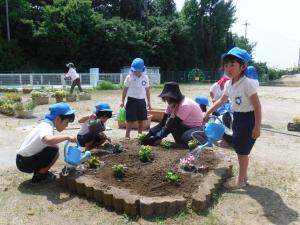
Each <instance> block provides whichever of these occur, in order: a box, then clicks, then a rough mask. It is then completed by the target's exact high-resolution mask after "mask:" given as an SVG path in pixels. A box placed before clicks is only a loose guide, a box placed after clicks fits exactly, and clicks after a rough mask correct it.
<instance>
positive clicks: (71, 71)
mask: <svg viewBox="0 0 300 225" xmlns="http://www.w3.org/2000/svg"><path fill="white" fill-rule="evenodd" d="M65 77H71V80H72V82H73V81H74V80H76V79H77V78H79V74H78V73H77V72H76V70H75V69H74V68H70V69H69V71H68V73H67V74H66V75H65Z"/></svg>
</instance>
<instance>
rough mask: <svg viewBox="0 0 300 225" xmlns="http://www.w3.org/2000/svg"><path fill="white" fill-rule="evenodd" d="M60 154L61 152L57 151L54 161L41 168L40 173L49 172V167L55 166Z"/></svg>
mask: <svg viewBox="0 0 300 225" xmlns="http://www.w3.org/2000/svg"><path fill="white" fill-rule="evenodd" d="M58 156H59V152H57V154H56V155H55V157H54V159H53V160H52V162H51V163H50V164H49V165H48V166H47V167H44V168H42V169H40V170H39V173H41V174H46V173H48V171H49V169H50V168H51V167H52V166H53V164H54V163H55V162H56V160H57V159H58Z"/></svg>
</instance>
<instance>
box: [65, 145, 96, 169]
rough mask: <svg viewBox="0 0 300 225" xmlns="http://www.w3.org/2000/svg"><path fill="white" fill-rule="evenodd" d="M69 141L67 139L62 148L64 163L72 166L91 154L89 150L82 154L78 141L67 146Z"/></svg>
mask: <svg viewBox="0 0 300 225" xmlns="http://www.w3.org/2000/svg"><path fill="white" fill-rule="evenodd" d="M69 143H70V142H69V141H67V142H66V144H65V148H64V156H65V162H66V163H68V164H70V165H72V166H78V165H79V164H80V162H81V161H82V160H84V159H86V158H89V157H91V155H92V154H91V152H90V151H85V153H84V154H83V155H82V154H81V150H80V146H79V144H78V142H77V145H76V146H69Z"/></svg>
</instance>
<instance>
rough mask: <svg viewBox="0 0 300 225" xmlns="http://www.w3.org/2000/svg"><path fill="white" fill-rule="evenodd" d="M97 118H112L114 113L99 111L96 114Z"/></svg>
mask: <svg viewBox="0 0 300 225" xmlns="http://www.w3.org/2000/svg"><path fill="white" fill-rule="evenodd" d="M96 116H97V118H98V119H99V118H100V117H107V118H111V117H112V111H99V112H96Z"/></svg>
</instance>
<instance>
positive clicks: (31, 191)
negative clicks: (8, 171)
mask: <svg viewBox="0 0 300 225" xmlns="http://www.w3.org/2000/svg"><path fill="white" fill-rule="evenodd" d="M18 190H19V191H20V192H21V193H23V194H28V195H44V196H46V197H47V199H48V200H49V201H51V202H52V203H53V204H55V205H58V204H62V203H64V202H67V201H69V200H71V199H73V198H74V197H76V196H75V195H73V194H70V193H69V192H67V191H66V190H64V189H63V188H62V187H60V185H59V184H58V181H56V182H53V183H50V184H44V185H41V186H32V185H31V184H30V180H26V181H23V182H22V183H21V184H20V185H19V187H18Z"/></svg>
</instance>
